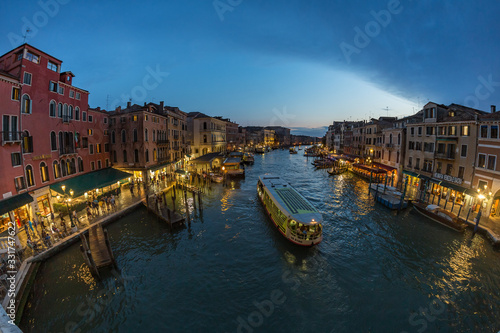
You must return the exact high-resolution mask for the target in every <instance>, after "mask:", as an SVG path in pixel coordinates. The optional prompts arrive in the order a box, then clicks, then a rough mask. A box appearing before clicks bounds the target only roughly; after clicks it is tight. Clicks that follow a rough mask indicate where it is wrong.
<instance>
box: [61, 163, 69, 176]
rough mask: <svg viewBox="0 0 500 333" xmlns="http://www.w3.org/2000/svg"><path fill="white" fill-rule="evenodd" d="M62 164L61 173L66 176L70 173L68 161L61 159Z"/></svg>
mask: <svg viewBox="0 0 500 333" xmlns="http://www.w3.org/2000/svg"><path fill="white" fill-rule="evenodd" d="M60 165H61V174H62V176H63V177H66V175H67V174H68V173H67V169H66V162H65V161H64V160H61V163H60Z"/></svg>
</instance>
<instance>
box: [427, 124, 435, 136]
mask: <svg viewBox="0 0 500 333" xmlns="http://www.w3.org/2000/svg"><path fill="white" fill-rule="evenodd" d="M434 129H435V127H431V126H428V127H426V128H425V134H426V135H434Z"/></svg>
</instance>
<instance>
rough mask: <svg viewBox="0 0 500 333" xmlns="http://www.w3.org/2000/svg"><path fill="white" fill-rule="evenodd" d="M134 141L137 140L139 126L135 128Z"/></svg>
mask: <svg viewBox="0 0 500 333" xmlns="http://www.w3.org/2000/svg"><path fill="white" fill-rule="evenodd" d="M134 142H137V128H134Z"/></svg>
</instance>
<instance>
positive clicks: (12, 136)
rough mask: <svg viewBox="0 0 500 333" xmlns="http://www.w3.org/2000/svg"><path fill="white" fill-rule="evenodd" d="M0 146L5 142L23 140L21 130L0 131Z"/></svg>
mask: <svg viewBox="0 0 500 333" xmlns="http://www.w3.org/2000/svg"><path fill="white" fill-rule="evenodd" d="M0 133H2V135H1V140H2V146H3V145H5V144H6V143H11V144H12V143H20V142H21V141H22V140H23V132H0Z"/></svg>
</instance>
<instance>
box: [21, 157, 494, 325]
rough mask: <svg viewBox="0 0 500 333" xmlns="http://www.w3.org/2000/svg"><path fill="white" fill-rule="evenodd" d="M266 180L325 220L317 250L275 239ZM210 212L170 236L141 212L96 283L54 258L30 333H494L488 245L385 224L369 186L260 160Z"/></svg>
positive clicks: (121, 228) (117, 234)
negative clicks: (296, 194) (263, 188)
mask: <svg viewBox="0 0 500 333" xmlns="http://www.w3.org/2000/svg"><path fill="white" fill-rule="evenodd" d="M266 172H270V173H276V174H280V175H281V176H283V177H284V178H285V179H286V180H287V181H289V182H290V183H291V184H292V185H293V186H294V187H295V188H297V190H298V191H300V192H301V193H302V194H303V195H304V196H305V197H306V198H308V199H309V200H310V201H311V203H313V204H314V205H315V206H316V207H317V208H318V209H319V210H320V211H321V212H322V214H323V217H324V221H325V224H324V228H323V233H324V238H323V242H322V243H321V244H320V245H318V246H316V247H313V248H301V247H297V246H294V245H293V244H291V243H290V242H288V241H287V240H285V239H284V238H283V237H282V236H281V235H280V233H279V232H277V230H275V227H274V226H273V224H272V223H271V222H270V221H269V219H268V218H267V216H266V213H265V211H264V210H263V208H262V206H261V204H260V202H259V201H258V199H257V195H256V183H257V178H258V176H259V175H261V174H263V173H266ZM233 182H234V184H233ZM181 197H182V196H178V200H182V199H181ZM188 203H189V205H190V209H192V204H193V202H192V198H189V200H188ZM177 206H178V207H182V208H184V204H183V202H182V201H179V202H178V204H177ZM203 207H204V212H203V220H201V219H200V218H199V217H197V218H195V219H194V221H193V223H191V226H190V227H189V228H186V229H181V230H178V231H174V232H170V230H169V229H168V227H167V226H166V225H164V224H162V223H161V222H159V221H157V219H155V218H153V217H151V216H148V215H147V213H146V211H145V210H138V211H135V212H133V213H131V214H130V215H128V216H127V217H125V218H123V219H122V220H121V221H119V222H116V223H114V224H112V225H110V226H109V234H110V238H111V244H112V247H113V251H114V254H115V257H116V259H117V263H118V267H119V268H120V272H115V271H103V273H102V274H103V278H102V280H100V281H96V280H95V279H94V278H93V277H92V276H91V275H90V272H89V270H88V268H87V267H86V266H85V264H84V263H83V258H82V256H81V254H80V252H79V248H78V245H75V246H73V247H71V248H69V249H68V250H66V251H64V252H63V253H61V254H59V255H57V256H55V257H53V258H52V259H51V260H50V261H48V262H46V263H45V264H43V265H42V266H41V268H40V271H39V275H38V278H37V283H36V286H35V288H34V289H33V291H32V293H31V295H30V299H29V301H28V305H27V308H26V311H25V314H24V317H23V321H22V324H21V328H22V329H23V331H25V332H66V331H78V330H81V332H237V331H238V329H240V332H247V331H248V332H250V330H253V332H369V331H371V332H401V331H406V332H419V331H424V330H426V331H429V332H434V331H442V332H461V331H463V332H468V331H481V332H485V331H489V332H491V331H495V332H496V331H498V329H500V323H499V320H498V318H497V313H498V312H499V309H500V305H499V303H500V268H499V265H498V262H499V260H500V256H499V253H498V252H495V251H493V250H492V248H491V246H490V244H489V243H488V242H487V241H485V240H484V239H483V238H481V237H478V236H476V237H474V238H471V234H470V233H469V232H466V233H465V234H458V233H456V232H454V231H452V230H449V229H447V228H444V227H442V226H440V225H438V224H435V223H433V222H431V221H428V220H426V219H424V218H422V217H421V216H420V215H418V214H416V213H414V212H412V211H411V210H406V211H403V212H401V213H400V214H396V213H394V212H389V211H388V210H386V209H385V208H384V207H382V206H379V205H378V204H375V203H374V202H373V200H372V197H371V196H370V195H369V194H368V186H367V184H366V182H365V181H363V180H360V179H358V178H357V177H355V176H353V175H350V174H343V175H338V176H329V175H328V174H327V173H326V172H325V170H320V171H315V170H314V168H313V166H312V165H311V159H310V160H307V159H306V158H305V157H304V156H302V154H297V155H290V154H289V153H288V151H274V152H271V153H268V154H266V155H256V156H255V164H254V165H253V166H250V167H247V168H246V178H245V179H242V180H235V181H231V182H229V183H228V186H227V187H223V185H222V184H213V185H212V190H211V191H209V192H208V193H207V194H206V195H205V196H204V198H203ZM273 293H274V294H273ZM273 295H274V296H276V295H279V296H280V297H278V298H276V297H275V298H273ZM272 299H276V300H278V301H277V302H275V303H269V302H271V300H272ZM270 304H271V305H272V311H271V305H270ZM264 305H266V306H267V307H265V308H263V307H264ZM426 309H427V311H431V310H432V311H433V312H432V311H431V312H428V313H423V312H422V311H426Z"/></svg>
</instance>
